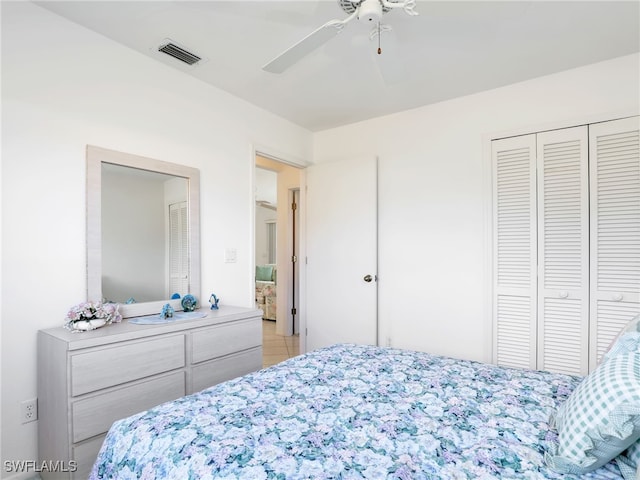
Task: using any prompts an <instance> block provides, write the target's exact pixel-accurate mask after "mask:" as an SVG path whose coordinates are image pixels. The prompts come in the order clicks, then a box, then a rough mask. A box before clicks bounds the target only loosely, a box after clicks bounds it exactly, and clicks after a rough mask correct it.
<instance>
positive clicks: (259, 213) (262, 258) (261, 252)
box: [256, 205, 278, 265]
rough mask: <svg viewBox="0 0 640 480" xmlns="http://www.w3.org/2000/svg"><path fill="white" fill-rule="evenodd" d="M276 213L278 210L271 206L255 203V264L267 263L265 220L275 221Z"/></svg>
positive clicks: (267, 247) (267, 250)
mask: <svg viewBox="0 0 640 480" xmlns="http://www.w3.org/2000/svg"><path fill="white" fill-rule="evenodd" d="M277 215H278V212H276V211H275V210H273V209H271V208H266V207H263V206H261V205H256V265H265V264H267V263H269V245H268V243H267V222H275V221H276V217H277Z"/></svg>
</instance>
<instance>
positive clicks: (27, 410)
mask: <svg viewBox="0 0 640 480" xmlns="http://www.w3.org/2000/svg"><path fill="white" fill-rule="evenodd" d="M20 416H21V418H22V423H29V422H35V421H36V420H37V419H38V399H37V398H32V399H31V400H25V401H23V402H21V403H20Z"/></svg>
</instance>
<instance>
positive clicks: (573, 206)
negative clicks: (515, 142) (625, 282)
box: [537, 126, 589, 375]
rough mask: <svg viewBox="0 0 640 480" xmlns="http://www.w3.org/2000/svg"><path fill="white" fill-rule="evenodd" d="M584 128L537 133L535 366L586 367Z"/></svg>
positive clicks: (574, 370)
mask: <svg viewBox="0 0 640 480" xmlns="http://www.w3.org/2000/svg"><path fill="white" fill-rule="evenodd" d="M588 148H589V142H588V137H587V127H586V126H581V127H574V128H564V129H561V130H553V131H549V132H542V133H539V134H538V135H537V156H538V161H537V167H538V175H537V186H538V362H537V368H538V369H539V370H549V371H552V372H558V373H567V374H573V375H586V374H587V373H588V370H589V368H588V367H589V364H588V358H589V356H588V348H589V163H588Z"/></svg>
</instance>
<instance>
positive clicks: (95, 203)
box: [87, 145, 202, 318]
mask: <svg viewBox="0 0 640 480" xmlns="http://www.w3.org/2000/svg"><path fill="white" fill-rule="evenodd" d="M103 163H111V164H115V165H121V166H124V167H132V168H137V169H140V170H148V171H151V172H159V173H164V174H167V175H173V176H176V177H182V178H186V179H187V181H188V203H189V220H188V224H189V293H191V294H192V295H194V296H195V297H196V298H197V299H198V303H199V306H200V307H201V306H202V299H201V297H200V293H201V292H200V171H199V170H198V169H197V168H192V167H187V166H184V165H178V164H175V163H169V162H164V161H162V160H155V159H153V158H147V157H141V156H138V155H132V154H128V153H122V152H117V151H115V150H108V149H106V148H101V147H96V146H93V145H87V301H91V300H92V301H99V300H101V299H102V164H103ZM166 303H169V304H171V306H172V307H173V308H174V309H175V310H176V311H178V310H182V305H181V303H180V300H179V299H178V300H170V299H166V300H158V301H153V302H140V303H132V304H126V303H121V304H119V305H120V309H119V311H120V313H121V314H122V318H130V317H139V316H142V315H151V314H155V313H160V311H161V310H162V307H163V306H164V305H165V304H166Z"/></svg>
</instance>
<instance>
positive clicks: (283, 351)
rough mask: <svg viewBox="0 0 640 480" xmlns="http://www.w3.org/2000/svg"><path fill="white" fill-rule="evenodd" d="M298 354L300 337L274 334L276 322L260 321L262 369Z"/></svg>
mask: <svg viewBox="0 0 640 480" xmlns="http://www.w3.org/2000/svg"><path fill="white" fill-rule="evenodd" d="M299 353H300V337H299V336H298V335H293V336H291V337H285V336H283V335H277V334H276V322H274V321H271V320H262V367H263V368H264V367H270V366H271V365H275V364H276V363H280V362H282V361H284V360H286V359H288V358H291V357H295V356H296V355H298V354H299Z"/></svg>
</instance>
